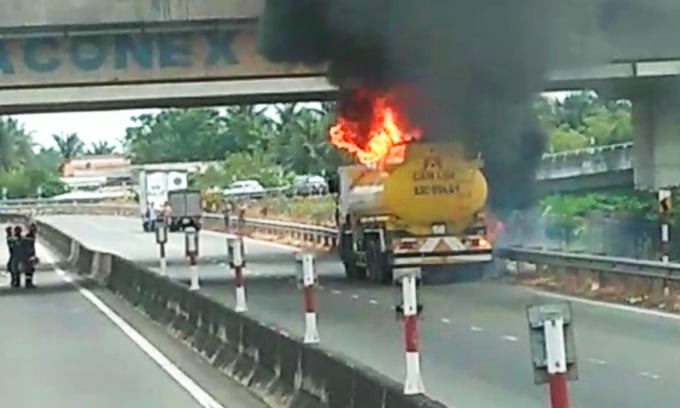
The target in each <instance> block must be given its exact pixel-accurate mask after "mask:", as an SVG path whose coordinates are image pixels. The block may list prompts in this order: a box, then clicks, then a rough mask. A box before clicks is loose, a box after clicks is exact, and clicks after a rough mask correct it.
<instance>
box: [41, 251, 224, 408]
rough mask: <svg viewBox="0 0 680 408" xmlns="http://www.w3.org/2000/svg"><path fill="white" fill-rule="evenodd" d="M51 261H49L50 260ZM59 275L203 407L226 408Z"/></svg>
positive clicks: (70, 280) (119, 319)
mask: <svg viewBox="0 0 680 408" xmlns="http://www.w3.org/2000/svg"><path fill="white" fill-rule="evenodd" d="M45 257H46V258H49V259H51V263H55V261H54V258H53V257H52V255H51V254H45ZM48 262H49V261H48ZM55 271H56V273H57V275H59V276H60V277H61V279H62V280H63V281H64V282H67V283H71V284H73V285H74V286H75V287H76V289H78V292H79V293H80V294H81V295H82V296H83V297H84V298H85V299H87V300H88V301H89V302H90V303H92V305H94V307H96V308H97V309H98V310H99V311H100V312H101V313H102V314H103V315H104V316H106V317H107V318H108V319H109V320H110V321H111V322H112V323H113V324H114V325H116V327H118V328H119V329H120V331H122V332H123V334H125V335H126V336H127V337H128V338H129V339H130V340H132V342H133V343H135V345H137V347H139V348H140V349H141V350H142V351H143V352H144V354H146V355H147V356H148V357H150V358H151V359H152V360H153V361H154V362H155V363H156V364H158V366H159V367H161V368H162V369H163V371H165V372H166V373H167V374H168V375H169V376H170V377H171V378H172V379H173V380H175V382H177V384H179V385H180V386H181V387H182V388H184V389H185V390H186V391H187V392H188V393H189V394H191V396H192V397H193V398H194V399H195V400H196V402H198V403H199V404H200V405H201V407H203V408H224V406H223V405H222V404H220V403H219V402H217V400H215V399H214V398H213V397H212V396H211V395H210V394H208V392H207V391H205V390H204V389H203V388H201V387H200V386H199V385H198V384H196V382H195V381H194V380H192V379H191V378H190V377H189V376H188V375H186V374H185V373H184V372H183V371H182V370H181V369H180V368H179V367H177V366H176V365H175V364H174V363H173V362H172V361H170V359H169V358H168V357H166V356H165V355H164V354H163V353H161V352H160V350H158V349H157V348H156V347H155V346H154V345H153V344H151V342H149V340H147V339H146V338H145V337H144V336H142V335H141V334H140V333H139V332H138V331H137V330H135V329H134V328H133V327H132V326H130V325H129V324H128V323H127V322H126V321H125V320H124V319H123V318H122V317H120V316H119V315H118V314H116V312H114V311H113V310H112V309H111V308H110V307H108V306H107V305H106V304H105V303H104V302H103V301H102V300H101V299H99V298H98V297H97V296H96V295H95V294H94V293H92V292H91V291H90V290H88V289H85V288H83V287H82V286H80V285H78V283H76V282H74V280H73V278H72V277H71V276H69V275H68V274H67V273H66V272H65V271H64V270H62V269H55Z"/></svg>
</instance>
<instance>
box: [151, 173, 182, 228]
mask: <svg viewBox="0 0 680 408" xmlns="http://www.w3.org/2000/svg"><path fill="white" fill-rule="evenodd" d="M188 184H189V174H188V173H187V172H186V171H175V170H170V171H163V170H156V171H150V172H147V171H145V170H142V171H140V172H139V210H140V215H141V218H142V228H143V229H144V231H145V232H151V231H153V230H154V228H155V222H156V219H158V218H159V217H161V216H162V214H163V209H164V207H165V205H166V204H167V203H169V197H168V194H169V192H171V191H177V190H184V189H186V188H187V187H188Z"/></svg>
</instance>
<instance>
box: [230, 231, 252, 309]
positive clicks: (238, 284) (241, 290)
mask: <svg viewBox="0 0 680 408" xmlns="http://www.w3.org/2000/svg"><path fill="white" fill-rule="evenodd" d="M243 249H244V247H243V238H241V237H227V253H228V255H229V268H231V269H232V270H233V271H234V288H235V290H236V308H235V310H236V312H238V313H243V312H247V311H248V305H247V303H246V289H245V287H244V286H243V268H244V267H245V264H246V262H245V259H244V258H245V257H244V256H243V255H244V250H243Z"/></svg>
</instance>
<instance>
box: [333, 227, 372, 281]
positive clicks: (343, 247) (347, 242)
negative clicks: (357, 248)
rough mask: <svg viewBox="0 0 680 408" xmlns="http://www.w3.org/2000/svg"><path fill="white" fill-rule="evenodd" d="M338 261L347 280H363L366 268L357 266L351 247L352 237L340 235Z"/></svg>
mask: <svg viewBox="0 0 680 408" xmlns="http://www.w3.org/2000/svg"><path fill="white" fill-rule="evenodd" d="M339 249H340V259H341V260H342V265H343V266H344V269H345V276H346V277H347V279H349V280H365V279H366V268H363V267H360V266H359V265H358V264H357V257H356V254H355V253H354V248H353V246H352V235H351V234H342V235H340V245H339Z"/></svg>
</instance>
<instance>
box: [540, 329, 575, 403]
mask: <svg viewBox="0 0 680 408" xmlns="http://www.w3.org/2000/svg"><path fill="white" fill-rule="evenodd" d="M543 330H544V334H545V352H546V364H547V370H548V375H549V376H550V382H549V387H550V406H551V408H569V382H568V378H567V348H566V345H565V342H564V338H565V337H564V319H563V318H556V319H550V320H547V321H546V322H545V325H544V326H543Z"/></svg>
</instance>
